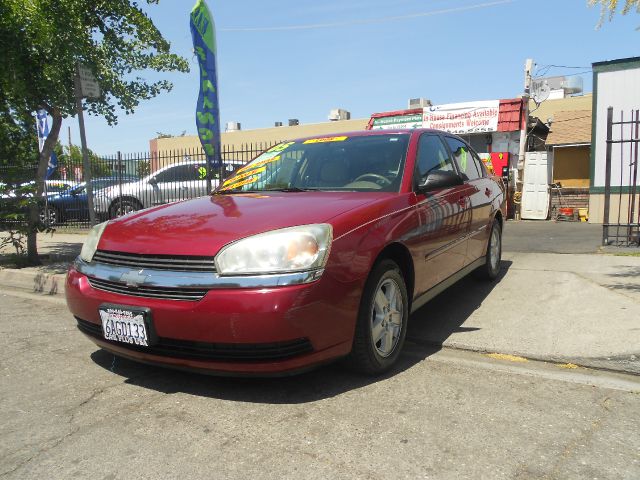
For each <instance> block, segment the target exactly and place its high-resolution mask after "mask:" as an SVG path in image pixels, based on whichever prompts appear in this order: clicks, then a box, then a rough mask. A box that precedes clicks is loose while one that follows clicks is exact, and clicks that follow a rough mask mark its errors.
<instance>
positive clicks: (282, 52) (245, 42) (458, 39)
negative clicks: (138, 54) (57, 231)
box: [60, 0, 640, 155]
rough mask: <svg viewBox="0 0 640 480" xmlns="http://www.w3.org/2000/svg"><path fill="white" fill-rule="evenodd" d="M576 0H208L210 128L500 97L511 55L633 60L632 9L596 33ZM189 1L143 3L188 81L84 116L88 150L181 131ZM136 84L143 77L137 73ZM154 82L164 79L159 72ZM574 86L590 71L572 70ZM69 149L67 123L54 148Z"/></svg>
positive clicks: (637, 39) (516, 64) (511, 71)
mask: <svg viewBox="0 0 640 480" xmlns="http://www.w3.org/2000/svg"><path fill="white" fill-rule="evenodd" d="M586 3H587V2H586V0H393V1H390V0H385V1H383V0H323V1H321V2H320V1H317V0H314V1H311V0H279V1H278V2H265V1H264V0H234V1H232V2H229V1H223V0H208V4H209V7H210V8H211V10H212V11H213V14H214V17H215V20H216V27H217V30H218V70H219V82H220V85H219V91H220V108H221V121H222V124H223V125H224V124H225V123H226V122H227V121H238V122H241V123H242V128H243V130H246V129H252V128H265V127H271V126H273V124H274V122H275V121H283V122H286V121H287V119H289V118H298V119H300V121H301V123H317V122H323V121H326V120H327V116H328V114H329V110H330V109H332V108H337V107H340V108H345V109H347V110H349V111H350V112H351V113H352V118H365V117H368V116H369V115H370V114H371V113H373V112H378V111H385V110H395V109H400V108H406V104H407V99H409V98H412V97H426V98H430V99H431V100H432V101H433V102H434V103H436V104H442V103H452V102H463V101H472V100H488V99H497V98H510V97H513V96H516V95H518V94H519V93H520V92H521V91H522V86H523V85H522V84H523V67H524V62H525V59H526V58H528V57H530V58H533V59H534V60H535V62H536V63H537V65H538V68H540V67H542V66H546V65H564V66H569V67H587V68H578V69H569V68H555V67H554V68H551V69H550V70H549V72H548V74H547V75H548V76H550V75H565V74H576V73H580V72H584V71H588V70H590V65H591V63H592V62H595V61H602V60H610V59H614V58H624V57H631V56H637V55H640V49H639V48H638V45H640V31H636V30H635V29H636V27H638V26H639V25H640V15H636V14H633V13H632V14H629V15H627V16H626V17H622V16H617V17H616V18H615V19H614V21H613V22H612V23H608V22H607V23H605V24H604V25H603V26H602V28H600V29H599V30H597V29H596V28H595V27H596V25H597V23H598V19H599V15H600V12H599V9H598V8H597V7H596V8H588V7H587V5H586ZM192 6H193V2H191V1H182V0H180V1H178V0H161V1H160V3H159V5H151V6H148V7H146V9H147V11H148V12H149V15H150V16H151V18H152V19H153V21H154V22H155V23H156V25H157V26H158V28H159V29H160V31H161V32H162V33H163V34H164V36H165V37H166V38H167V39H168V40H169V41H170V42H171V44H172V46H173V50H174V51H175V52H176V53H179V54H181V55H183V56H184V57H186V58H188V59H189V61H190V64H191V72H190V73H189V74H170V75H168V77H169V79H170V80H171V81H172V82H173V83H174V89H173V91H172V92H170V93H165V94H162V95H160V96H159V97H156V98H155V99H153V100H150V101H147V102H144V103H143V104H141V106H140V107H139V108H138V109H137V110H136V113H135V114H133V115H128V116H127V115H124V114H122V115H121V116H120V121H119V123H118V125H117V126H115V127H110V126H108V125H107V124H106V122H105V121H104V119H102V118H100V117H91V116H86V126H87V140H88V144H89V147H90V148H91V149H93V150H94V151H96V152H98V153H100V154H103V155H107V154H113V153H115V152H117V151H118V150H120V151H122V152H141V151H145V150H148V148H149V139H151V138H153V137H155V136H156V132H164V133H171V134H180V133H181V132H182V131H185V130H186V131H187V134H195V119H194V111H195V102H196V98H197V95H198V76H197V72H198V67H197V63H196V60H195V58H194V55H193V52H192V46H191V36H190V31H189V12H190V10H191V8H192ZM142 76H143V77H145V78H148V79H150V80H152V79H154V78H156V74H154V73H149V72H145V73H144V74H143V75H142ZM165 76H166V74H165ZM584 80H585V91H587V92H588V91H591V75H590V74H589V73H586V74H584ZM67 126H71V130H72V133H71V135H72V142H73V143H79V135H78V127H77V121H76V119H66V120H65V121H64V124H63V130H62V131H61V135H60V137H61V141H63V143H65V144H66V142H67Z"/></svg>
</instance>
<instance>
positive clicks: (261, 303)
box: [66, 130, 504, 375]
mask: <svg viewBox="0 0 640 480" xmlns="http://www.w3.org/2000/svg"><path fill="white" fill-rule="evenodd" d="M503 218H504V191H503V187H502V182H501V181H500V180H498V179H496V178H494V177H492V176H490V175H488V174H487V172H486V170H485V168H484V165H483V163H482V161H481V160H480V159H479V158H478V155H477V154H476V153H475V152H474V151H473V150H472V149H471V148H470V147H469V145H468V144H466V143H465V142H464V141H463V140H461V139H460V138H458V137H456V136H453V135H450V134H447V133H443V132H438V131H433V130H395V131H366V132H355V133H349V134H340V135H336V136H333V137H317V138H307V139H302V140H296V141H292V142H287V143H282V144H280V145H277V146H276V147H273V148H271V149H269V150H267V151H266V152H264V153H263V154H261V155H260V156H258V157H257V158H256V159H255V160H253V161H252V162H250V163H249V164H247V165H246V166H245V167H243V168H242V169H240V170H238V171H237V172H236V173H235V174H234V176H233V177H232V178H230V179H228V180H227V181H226V182H225V183H224V184H223V185H222V186H221V187H219V188H218V189H217V191H215V192H214V193H213V194H211V195H210V196H207V197H202V198H198V199H194V200H189V201H184V202H179V203H174V204H170V205H163V206H159V207H155V208H150V209H147V210H143V211H139V212H135V213H132V214H129V215H127V216H124V217H121V218H119V219H116V220H112V221H109V222H106V223H103V224H100V225H97V226H96V227H94V228H93V230H92V231H91V233H90V234H89V237H88V239H87V241H86V243H85V245H84V247H83V249H82V253H81V254H80V256H79V257H78V258H77V259H76V261H75V262H74V264H73V265H72V266H71V267H70V269H69V273H68V275H67V284H66V295H67V303H68V306H69V309H70V310H71V312H72V313H73V315H74V316H75V318H76V319H77V322H78V328H79V329H80V331H81V332H83V333H84V334H85V335H87V336H88V337H89V338H90V339H91V340H92V341H93V342H95V343H96V344H97V345H98V346H100V347H101V348H103V349H105V350H108V351H110V352H112V353H114V354H116V355H119V356H122V357H127V358H130V359H132V360H137V361H141V362H145V363H152V364H158V365H163V366H168V367H174V368H185V369H191V370H200V371H206V372H211V373H225V374H237V375H246V374H252V375H256V374H257V375H267V374H277V373H280V374H282V373H293V372H297V371H301V370H304V369H307V368H310V367H313V366H317V365H320V364H323V363H326V362H329V361H332V360H336V359H339V358H343V359H344V360H345V361H346V362H347V363H348V364H349V365H350V366H351V367H352V368H354V369H356V370H358V371H361V372H365V373H369V374H379V373H381V372H384V371H385V370H388V369H389V368H390V367H391V366H392V365H393V363H394V362H395V361H396V360H397V358H398V355H399V354H400V351H401V348H402V345H403V343H404V339H405V335H406V331H407V321H408V317H409V314H410V313H411V312H412V311H414V310H416V309H417V308H419V307H421V306H422V305H424V304H425V303H426V302H427V301H429V300H430V299H431V298H433V297H434V296H435V295H437V294H438V293H440V292H441V291H442V290H444V289H445V288H447V287H448V286H450V285H451V284H453V283H454V282H456V281H457V280H459V279H460V278H462V277H463V276H465V275H467V274H468V273H471V272H475V273H476V274H477V275H479V276H482V277H484V278H487V279H490V280H493V279H495V278H496V277H497V275H498V273H499V269H500V255H501V242H502V227H503Z"/></svg>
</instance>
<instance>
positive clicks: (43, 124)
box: [36, 109, 58, 180]
mask: <svg viewBox="0 0 640 480" xmlns="http://www.w3.org/2000/svg"><path fill="white" fill-rule="evenodd" d="M36 122H37V124H38V150H39V151H40V152H41V151H42V147H43V146H44V142H45V140H46V139H47V137H48V136H49V121H48V117H47V111H46V110H43V109H40V110H38V111H37V112H36ZM57 167H58V156H57V155H56V152H51V157H49V163H48V164H47V174H46V175H45V177H44V178H45V179H46V180H48V179H49V178H51V175H53V172H55V171H56V168H57Z"/></svg>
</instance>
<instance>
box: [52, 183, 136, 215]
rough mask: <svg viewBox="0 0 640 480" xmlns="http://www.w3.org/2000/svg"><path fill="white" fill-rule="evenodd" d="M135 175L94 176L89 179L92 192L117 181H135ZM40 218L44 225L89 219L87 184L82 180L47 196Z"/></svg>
mask: <svg viewBox="0 0 640 480" xmlns="http://www.w3.org/2000/svg"><path fill="white" fill-rule="evenodd" d="M137 180H138V178H137V177H132V176H126V175H125V176H122V177H116V176H114V177H104V178H94V179H92V180H91V185H92V187H93V192H94V193H95V192H97V191H98V190H101V189H103V188H107V187H110V186H112V185H117V184H118V183H119V182H122V183H123V184H127V183H130V182H135V181H137ZM41 219H42V221H43V223H45V224H46V225H51V226H53V225H57V224H60V223H64V222H66V221H67V220H88V219H89V202H88V200H87V184H86V182H82V183H80V184H78V185H76V186H75V187H73V188H70V189H69V190H67V191H66V192H62V193H59V194H58V195H55V196H49V197H48V198H47V201H46V202H45V204H44V206H43V208H42V213H41Z"/></svg>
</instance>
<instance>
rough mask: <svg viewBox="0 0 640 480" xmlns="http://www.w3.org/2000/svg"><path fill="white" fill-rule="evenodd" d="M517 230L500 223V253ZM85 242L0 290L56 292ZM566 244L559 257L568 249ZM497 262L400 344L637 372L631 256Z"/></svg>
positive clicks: (425, 316)
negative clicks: (496, 276)
mask: <svg viewBox="0 0 640 480" xmlns="http://www.w3.org/2000/svg"><path fill="white" fill-rule="evenodd" d="M522 225H524V228H525V230H527V231H528V230H531V228H532V227H531V226H530V225H529V224H527V223H523V224H522ZM551 225H553V224H551ZM549 227H550V226H549V225H542V226H541V227H540V228H544V229H548V228H549ZM518 228H519V226H518V223H515V224H511V223H509V224H508V226H507V229H506V232H505V250H506V249H507V248H508V247H507V245H508V242H509V241H513V240H509V236H510V235H519V234H522V233H518V230H517V229H518ZM561 228H562V227H561ZM572 228H576V227H572ZM578 228H580V227H578ZM514 229H515V233H514ZM590 231H591V232H592V233H591V243H593V242H594V241H597V239H596V236H595V235H594V234H593V233H594V230H593V229H591V230H590ZM581 232H582V231H580V232H579V234H581ZM85 237H86V235H83V234H66V233H56V234H54V235H53V236H51V235H43V236H41V237H40V238H39V250H40V253H42V254H48V255H50V258H51V260H50V262H49V264H47V265H46V266H43V267H38V268H25V269H22V270H15V269H2V268H0V287H2V288H7V287H8V288H14V289H15V288H17V289H21V290H24V291H28V292H35V293H39V294H46V295H60V294H63V293H64V272H65V271H66V266H67V264H68V263H69V261H72V260H73V258H75V257H76V256H77V255H78V254H79V252H80V249H81V248H82V243H83V241H84V239H85ZM566 239H567V242H566V243H565V244H564V245H563V246H560V247H558V248H559V249H560V250H561V251H563V252H564V251H570V245H571V237H570V236H567V237H566ZM596 247H597V244H596ZM579 248H580V249H583V248H587V247H586V246H585V245H581V246H580V247H579ZM594 251H596V250H595V248H594ZM634 251H635V250H634ZM503 257H504V261H503V272H502V276H501V279H500V281H499V282H496V283H482V282H478V281H476V280H475V279H473V278H466V279H464V280H462V281H461V282H459V283H458V284H456V285H454V286H453V287H451V288H450V289H449V290H447V291H445V292H443V293H442V294H441V295H439V296H438V297H436V298H435V299H434V300H433V301H431V302H430V303H429V304H427V305H425V306H424V307H423V308H421V309H420V310H419V311H417V312H416V313H415V314H414V315H412V317H411V321H410V325H409V331H408V337H407V338H408V341H410V342H414V343H428V344H432V345H438V346H440V345H443V346H446V347H452V348H459V349H467V350H475V351H482V352H498V353H504V354H512V355H519V356H523V357H527V358H535V359H540V360H550V361H558V362H566V363H575V364H579V365H584V366H593V367H602V368H609V369H614V370H623V371H627V372H633V373H637V374H640V257H634V256H614V255H608V254H581V253H578V254H572V253H562V254H560V253H558V254H555V253H527V252H519V251H513V250H512V251H506V252H505V253H504V255H503Z"/></svg>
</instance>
